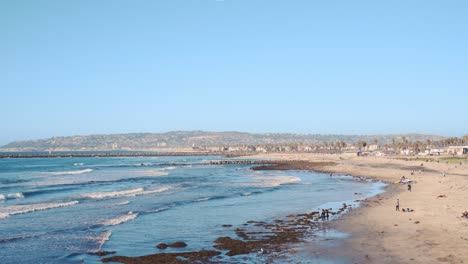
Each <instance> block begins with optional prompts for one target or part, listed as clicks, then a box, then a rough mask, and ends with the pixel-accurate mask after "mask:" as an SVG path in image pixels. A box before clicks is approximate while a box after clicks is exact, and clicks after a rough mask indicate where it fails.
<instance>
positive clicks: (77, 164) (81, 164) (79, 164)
mask: <svg viewBox="0 0 468 264" xmlns="http://www.w3.org/2000/svg"><path fill="white" fill-rule="evenodd" d="M83 165H84V163H82V162H80V163H73V166H83Z"/></svg>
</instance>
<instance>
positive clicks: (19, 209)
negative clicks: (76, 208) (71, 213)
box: [0, 201, 78, 218]
mask: <svg viewBox="0 0 468 264" xmlns="http://www.w3.org/2000/svg"><path fill="white" fill-rule="evenodd" d="M75 204H78V201H70V202H63V203H39V204H25V205H11V206H6V207H3V208H0V218H6V217H8V216H11V215H16V214H25V213H30V212H34V211H42V210H47V209H52V208H58V207H66V206H71V205H75Z"/></svg>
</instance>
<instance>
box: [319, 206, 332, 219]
mask: <svg viewBox="0 0 468 264" xmlns="http://www.w3.org/2000/svg"><path fill="white" fill-rule="evenodd" d="M320 217H321V218H322V221H325V218H326V219H327V220H328V218H329V217H330V212H329V211H328V209H322V213H321V214H320Z"/></svg>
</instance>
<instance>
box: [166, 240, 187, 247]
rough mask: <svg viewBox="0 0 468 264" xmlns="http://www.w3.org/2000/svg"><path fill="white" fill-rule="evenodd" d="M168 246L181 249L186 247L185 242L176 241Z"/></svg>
mask: <svg viewBox="0 0 468 264" xmlns="http://www.w3.org/2000/svg"><path fill="white" fill-rule="evenodd" d="M169 246H170V247H173V248H182V247H186V246H187V244H186V243H185V242H181V241H178V242H175V243H172V244H170V245H169Z"/></svg>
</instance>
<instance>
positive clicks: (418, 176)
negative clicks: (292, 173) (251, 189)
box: [253, 154, 468, 263]
mask: <svg viewBox="0 0 468 264" xmlns="http://www.w3.org/2000/svg"><path fill="white" fill-rule="evenodd" d="M253 158H258V159H275V160H307V161H314V162H317V161H321V162H323V161H326V162H335V163H336V165H334V166H329V167H325V168H324V169H323V170H324V171H327V172H333V173H339V174H349V175H353V176H365V177H369V178H374V179H378V180H382V181H386V182H389V183H391V184H389V186H388V187H387V192H385V193H384V194H381V195H379V196H376V197H373V198H372V199H369V200H367V201H365V202H363V204H362V207H361V208H360V209H357V210H353V211H352V212H351V213H349V214H347V215H346V216H345V217H343V218H342V219H340V220H338V221H337V222H336V223H335V224H336V227H337V228H338V229H339V230H342V231H344V232H346V233H349V234H351V238H349V239H347V240H346V241H345V243H344V247H342V248H340V250H339V252H332V254H336V255H338V254H340V255H341V254H344V255H346V256H348V257H349V256H351V258H352V260H353V263H468V219H466V218H462V217H461V214H462V212H464V211H467V210H468V166H467V165H466V164H463V165H460V164H453V163H452V164H446V163H444V162H440V163H437V162H426V161H425V159H424V158H421V159H420V160H419V161H406V160H398V159H395V157H357V156H355V154H353V155H318V154H262V155H257V156H253ZM421 163H423V166H421ZM420 169H421V170H423V172H422V173H420V172H419V170H420ZM411 170H414V172H415V173H414V175H413V176H412V175H411ZM443 171H446V177H443V175H442V174H443ZM401 176H405V177H407V178H411V179H412V180H413V181H415V182H414V183H413V185H412V187H413V188H412V192H409V191H408V190H407V186H406V185H400V184H395V183H394V182H395V181H398V180H400V178H401ZM439 195H443V196H444V197H438V196H439ZM397 198H398V199H400V211H399V212H396V211H395V203H396V199H397ZM403 208H411V209H414V212H402V209H403ZM311 250H312V249H311Z"/></svg>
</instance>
